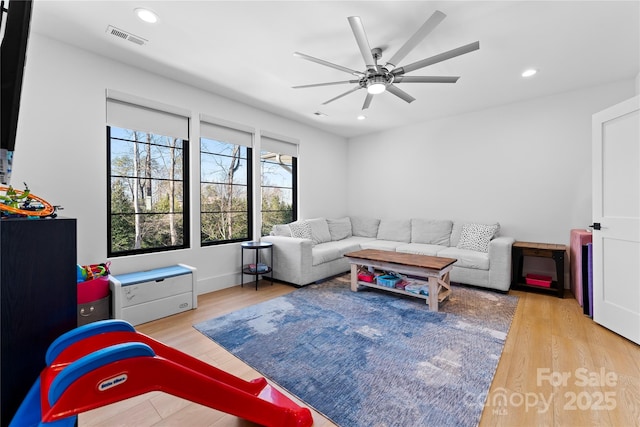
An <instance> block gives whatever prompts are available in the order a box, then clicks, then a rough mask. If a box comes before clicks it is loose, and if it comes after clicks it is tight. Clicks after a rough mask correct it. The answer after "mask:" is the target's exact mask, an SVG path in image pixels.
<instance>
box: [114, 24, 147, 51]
mask: <svg viewBox="0 0 640 427" xmlns="http://www.w3.org/2000/svg"><path fill="white" fill-rule="evenodd" d="M107 34H111V35H112V36H115V37H118V38H121V39H124V40H129V41H130V42H133V43H135V44H137V45H140V46H142V45H143V44H145V43H147V42H148V40H146V39H143V38H142V37H139V36H136V35H134V34H131V33H129V32H127V31H124V30H121V29H120V28H116V27H114V26H113V25H109V26H108V27H107Z"/></svg>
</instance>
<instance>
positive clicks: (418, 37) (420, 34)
mask: <svg viewBox="0 0 640 427" xmlns="http://www.w3.org/2000/svg"><path fill="white" fill-rule="evenodd" d="M446 17H447V15H445V14H444V13H442V12H440V11H439V10H436V11H435V12H433V14H432V15H431V16H430V17H429V19H427V20H426V21H425V22H424V24H422V26H421V27H420V28H418V31H416V32H415V34H414V35H413V36H411V38H410V39H409V40H407V41H406V42H405V44H404V45H403V46H402V47H401V48H400V49H399V50H398V51H397V52H396V53H395V55H393V56H392V57H391V59H389V61H387V65H390V66H391V67H392V68H395V67H396V65H398V64H399V63H400V61H402V60H403V59H404V57H405V56H407V55H408V54H409V52H411V51H412V50H413V49H414V48H415V47H416V46H417V45H418V43H420V42H421V41H422V40H424V38H425V37H427V36H428V35H429V33H430V32H431V31H433V29H434V28H436V27H437V26H438V24H440V23H441V22H442V20H443V19H444V18H446ZM387 69H391V68H389V67H387Z"/></svg>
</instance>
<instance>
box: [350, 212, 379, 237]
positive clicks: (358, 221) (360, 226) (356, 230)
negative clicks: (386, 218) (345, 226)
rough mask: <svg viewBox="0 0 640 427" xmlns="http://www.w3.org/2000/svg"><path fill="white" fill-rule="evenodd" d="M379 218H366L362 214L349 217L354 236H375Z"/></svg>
mask: <svg viewBox="0 0 640 427" xmlns="http://www.w3.org/2000/svg"><path fill="white" fill-rule="evenodd" d="M379 225H380V220H379V219H377V218H367V217H362V216H352V217H351V228H352V230H353V235H354V236H359V237H376V236H377V235H378V226H379Z"/></svg>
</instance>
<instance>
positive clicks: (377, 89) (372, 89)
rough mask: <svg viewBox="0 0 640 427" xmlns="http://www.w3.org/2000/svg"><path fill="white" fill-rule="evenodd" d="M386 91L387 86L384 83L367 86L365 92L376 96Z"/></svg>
mask: <svg viewBox="0 0 640 427" xmlns="http://www.w3.org/2000/svg"><path fill="white" fill-rule="evenodd" d="M386 89H387V86H386V85H385V84H384V83H372V84H370V85H369V86H367V92H369V93H370V94H371V95H378V94H380V93H382V92H384V91H385V90H386Z"/></svg>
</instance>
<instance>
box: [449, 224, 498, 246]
mask: <svg viewBox="0 0 640 427" xmlns="http://www.w3.org/2000/svg"><path fill="white" fill-rule="evenodd" d="M499 230H500V224H491V225H489V224H465V225H464V226H463V227H462V233H461V234H460V241H459V242H458V245H457V246H456V247H457V248H458V249H469V250H472V251H479V252H489V242H490V241H491V239H493V238H494V237H495V235H496V234H498V231H499Z"/></svg>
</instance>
